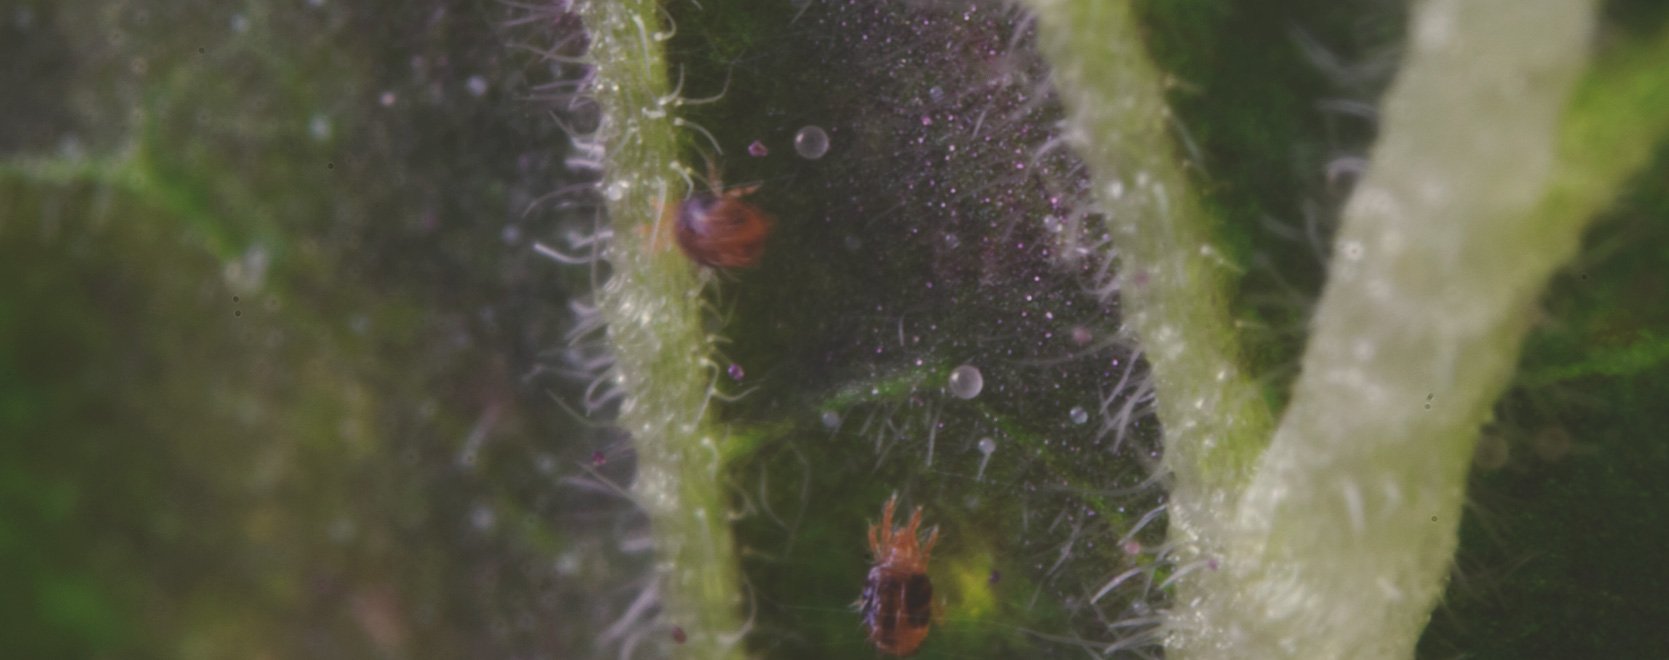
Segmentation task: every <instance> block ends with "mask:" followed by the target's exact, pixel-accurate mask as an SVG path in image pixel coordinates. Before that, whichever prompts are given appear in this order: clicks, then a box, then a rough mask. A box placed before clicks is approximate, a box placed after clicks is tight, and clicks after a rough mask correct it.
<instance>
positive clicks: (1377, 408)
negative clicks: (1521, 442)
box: [1033, 0, 1669, 658]
mask: <svg viewBox="0 0 1669 660" xmlns="http://www.w3.org/2000/svg"><path fill="white" fill-rule="evenodd" d="M1593 4H1594V3H1592V2H1585V1H1581V2H1563V3H1531V4H1525V3H1519V2H1514V1H1513V0H1477V1H1474V2H1436V1H1433V2H1426V3H1423V4H1421V5H1419V7H1418V10H1417V12H1416V17H1415V20H1414V24H1413V26H1412V30H1411V35H1412V37H1411V42H1410V51H1409V56H1408V61H1407V64H1406V65H1405V68H1404V70H1403V73H1402V75H1401V76H1400V78H1399V79H1398V82H1397V84H1396V86H1395V87H1394V88H1393V89H1392V90H1391V92H1390V93H1389V95H1388V96H1387V99H1386V102H1385V109H1384V123H1383V133H1382V138H1381V140H1380V142H1379V143H1378V145H1377V146H1376V148H1375V152H1374V160H1373V165H1372V169H1371V170H1370V173H1369V175H1368V176H1367V177H1366V178H1365V179H1364V181H1363V182H1362V183H1361V184H1360V186H1359V187H1358V189H1357V191H1356V193H1355V195H1354V196H1353V197H1352V199H1351V202H1350V204H1349V206H1348V207H1347V209H1346V212H1345V222H1344V226H1343V227H1342V229H1341V232H1340V235H1339V238H1338V243H1337V248H1336V251H1335V258H1334V262H1333V264H1332V267H1331V272H1330V275H1329V280H1328V283H1327V286H1326V290H1325V292H1324V295H1323V298H1322V300H1321V304H1320V306H1319V308H1318V311H1317V316H1316V319H1315V323H1314V333H1313V335H1312V337H1311V339H1310V342H1309V344H1308V346H1307V348H1306V353H1305V356H1304V358H1303V364H1302V367H1303V372H1302V377H1301V378H1300V380H1299V382H1298V384H1297V385H1296V386H1295V390H1294V395H1293V397H1292V400H1291V404H1290V405H1289V407H1288V409H1287V410H1286V412H1285V415H1284V417H1283V419H1282V420H1281V424H1280V426H1279V428H1278V429H1277V430H1276V431H1275V433H1274V435H1273V437H1272V439H1271V440H1270V441H1269V445H1268V449H1267V451H1264V452H1263V453H1262V456H1261V458H1258V459H1257V460H1256V463H1255V466H1253V465H1251V464H1250V462H1249V461H1248V457H1249V456H1256V453H1257V450H1258V449H1261V447H1262V444H1261V441H1260V440H1259V439H1258V438H1257V436H1258V434H1259V431H1260V430H1261V429H1262V428H1264V427H1263V420H1262V419H1261V418H1259V417H1257V416H1255V414H1254V413H1251V412H1248V411H1249V410H1251V409H1252V408H1253V406H1252V405H1251V404H1250V403H1246V404H1243V405H1231V406H1227V407H1224V406H1222V405H1221V404H1222V403H1225V402H1227V403H1238V402H1241V401H1246V400H1248V399H1249V395H1246V394H1244V393H1243V392H1245V389H1244V388H1245V387H1246V386H1245V385H1244V384H1243V383H1241V382H1240V381H1239V379H1238V376H1237V374H1236V373H1235V372H1234V371H1232V370H1225V371H1221V372H1218V373H1216V374H1214V373H1212V372H1211V370H1210V369H1208V368H1206V367H1207V366H1208V365H1211V364H1232V360H1231V358H1232V357H1233V348H1232V347H1233V344H1232V341H1231V340H1229V339H1227V338H1225V337H1223V336H1222V335H1226V333H1227V332H1228V329H1229V328H1230V327H1232V326H1230V325H1229V324H1228V322H1227V319H1226V318H1225V317H1224V316H1223V315H1222V313H1221V310H1222V305H1221V303H1220V302H1217V301H1220V300H1221V293H1220V292H1221V288H1220V285H1217V284H1215V282H1216V281H1217V278H1214V277H1213V275H1214V273H1215V271H1213V270H1212V269H1211V268H1210V262H1209V260H1207V259H1204V258H1202V256H1201V255H1209V254H1210V250H1211V248H1210V247H1209V244H1208V243H1206V242H1205V231H1204V229H1203V223H1202V222H1201V221H1200V219H1199V211H1198V210H1197V206H1196V205H1194V204H1191V203H1188V202H1187V201H1186V199H1184V198H1183V196H1182V194H1181V188H1180V183H1181V175H1180V173H1179V172H1180V169H1179V168H1177V167H1176V166H1175V165H1174V162H1175V160H1174V158H1172V157H1171V156H1169V154H1171V153H1173V150H1172V148H1171V146H1170V144H1169V142H1168V140H1167V139H1166V138H1165V136H1164V135H1163V121H1164V117H1165V114H1164V109H1163V105H1162V99H1161V98H1160V97H1159V94H1158V91H1159V87H1158V77H1157V74H1156V73H1154V72H1153V70H1152V65H1151V64H1150V63H1148V62H1147V60H1146V56H1145V54H1144V53H1143V52H1142V50H1141V48H1140V46H1139V41H1138V39H1137V38H1136V36H1135V31H1134V29H1133V28H1132V25H1131V18H1130V15H1129V7H1128V5H1127V4H1125V3H1121V2H1111V3H1104V2H1094V1H1084V2H1074V1H1071V0H1034V2H1033V6H1034V7H1035V8H1036V9H1037V12H1038V15H1039V26H1040V28H1039V29H1040V34H1041V39H1042V43H1043V47H1044V51H1045V53H1046V54H1047V55H1048V56H1049V57H1050V58H1051V59H1052V60H1053V62H1054V65H1055V81H1056V85H1057V86H1058V87H1059V88H1060V90H1061V94H1062V96H1063V98H1064V99H1065V101H1066V105H1067V108H1068V112H1069V119H1070V122H1071V126H1072V128H1073V130H1074V131H1076V132H1077V133H1078V136H1077V137H1078V138H1079V140H1078V141H1079V143H1080V148H1081V149H1082V150H1083V151H1082V153H1083V154H1084V157H1085V159H1086V160H1087V161H1088V162H1089V164H1090V166H1091V170H1092V172H1093V173H1094V175H1095V177H1096V180H1097V184H1098V192H1099V193H1100V198H1101V200H1102V202H1103V203H1104V204H1106V205H1107V207H1108V210H1109V215H1111V216H1112V217H1113V226H1114V230H1115V232H1116V233H1117V235H1118V236H1119V237H1120V238H1121V239H1122V242H1121V243H1120V244H1119V248H1120V250H1121V251H1122V254H1123V256H1124V260H1125V261H1124V269H1125V270H1124V272H1125V273H1126V275H1127V278H1128V279H1129V280H1130V284H1129V285H1127V286H1126V287H1125V290H1124V293H1125V302H1126V309H1127V311H1128V312H1130V313H1131V323H1132V325H1133V326H1134V327H1135V329H1136V331H1137V333H1138V335H1139V336H1140V339H1141V340H1142V341H1143V342H1144V344H1145V345H1146V346H1147V348H1148V351H1149V359H1150V360H1151V361H1152V363H1153V368H1154V373H1155V376H1156V379H1157V381H1158V382H1157V386H1158V388H1159V389H1158V393H1159V397H1160V402H1161V406H1160V418H1161V421H1162V422H1163V423H1164V424H1165V426H1166V443H1167V444H1166V446H1167V453H1168V454H1169V456H1168V463H1169V464H1170V465H1171V467H1172V468H1173V469H1174V470H1175V473H1176V491H1175V492H1174V493H1173V497H1172V504H1171V506H1172V520H1171V522H1172V528H1171V533H1172V536H1173V539H1174V540H1176V541H1178V542H1179V543H1180V545H1181V547H1182V550H1181V552H1180V556H1181V557H1182V558H1183V559H1184V560H1185V561H1186V560H1188V559H1190V558H1192V559H1195V560H1197V561H1198V562H1199V563H1198V564H1195V565H1194V566H1193V567H1192V568H1193V570H1189V568H1190V567H1188V566H1184V567H1183V569H1182V570H1179V575H1183V574H1186V575H1187V577H1186V578H1185V579H1183V580H1181V581H1180V582H1179V585H1178V586H1179V588H1178V591H1177V594H1176V604H1175V607H1174V608H1173V610H1172V613H1171V620H1170V623H1169V628H1170V629H1169V632H1168V636H1167V646H1168V648H1169V650H1170V652H1171V653H1172V654H1174V655H1173V657H1354V658H1380V657H1408V656H1410V655H1411V654H1412V653H1413V649H1414V644H1415V642H1416V641H1417V640H1418V639H1419V635H1420V632H1421V630H1422V629H1423V627H1424V624H1425V622H1426V620H1427V618H1428V617H1429V615H1430V610H1431V607H1432V605H1433V604H1434V603H1435V601H1436V598H1437V597H1438V595H1439V594H1440V593H1441V590H1442V587H1443V584H1444V580H1445V577H1446V575H1447V571H1448V567H1449V563H1450V561H1451V558H1452V554H1453V551H1454V547H1455V543H1456V538H1455V532H1456V526H1457V524H1458V521H1459V516H1460V509H1461V504H1462V498H1463V495H1464V482H1465V475H1466V468H1467V466H1468V465H1469V464H1470V460H1471V454H1472V449H1473V445H1474V444H1475V442H1476V438H1477V431H1478V427H1479V425H1480V424H1481V422H1483V421H1484V420H1485V419H1486V417H1487V416H1488V414H1489V410H1490V407H1491V405H1492V404H1493V403H1494V401H1495V400H1496V398H1498V397H1499V395H1500V393H1501V391H1502V390H1503V389H1504V388H1505V387H1506V384H1507V383H1508V381H1509V379H1510V377H1511V374H1512V368H1513V366H1514V364H1515V363H1516V360H1517V357H1518V352H1519V347H1520V345H1521V344H1522V341H1523V338H1524V335H1525V332H1526V331H1527V329H1528V319H1529V318H1530V311H1531V308H1532V305H1533V304H1534V301H1535V298H1536V296H1537V295H1538V294H1539V292H1540V291H1541V289H1542V287H1543V286H1544V284H1545V282H1546V280H1547V279H1548V277H1549V276H1550V274H1551V273H1552V271H1553V270H1554V269H1555V268H1557V267H1558V265H1559V264H1561V263H1563V262H1564V261H1566V260H1567V259H1568V258H1569V257H1570V255H1571V254H1572V253H1573V252H1574V251H1575V249H1576V246H1577V244H1578V239H1579V236H1580V232H1581V229H1582V227H1583V226H1584V225H1585V224H1586V222H1587V221H1588V219H1589V218H1591V217H1593V215H1594V214H1595V213H1596V212H1597V211H1598V210H1600V209H1602V208H1603V206H1604V204H1606V203H1607V202H1608V200H1609V199H1610V198H1611V197H1612V195H1613V194H1614V193H1615V191H1616V188H1617V187H1618V186H1619V185H1620V183H1621V181H1623V179H1624V177H1626V175H1627V174H1628V173H1630V172H1632V171H1633V170H1634V169H1636V168H1638V167H1639V166H1640V165H1641V164H1643V163H1644V162H1645V160H1646V159H1647V158H1648V157H1649V155H1650V154H1651V151H1652V149H1653V145H1656V144H1658V140H1659V139H1661V136H1662V135H1663V134H1664V133H1665V131H1666V130H1669V120H1665V119H1662V118H1661V117H1662V115H1663V113H1662V112H1661V111H1660V110H1657V109H1658V108H1661V107H1662V104H1663V103H1664V101H1665V99H1666V97H1669V91H1666V90H1664V89H1663V83H1662V82H1661V78H1662V77H1661V76H1660V75H1653V74H1652V73H1651V68H1650V67H1651V66H1652V65H1650V64H1646V63H1648V62H1657V63H1659V65H1660V64H1661V62H1663V61H1666V60H1665V58H1666V57H1669V46H1665V45H1664V44H1665V43H1669V39H1660V40H1659V41H1658V42H1657V43H1654V44H1652V45H1650V46H1648V47H1646V48H1643V49H1638V50H1637V51H1631V53H1630V54H1628V55H1627V56H1619V57H1618V58H1617V59H1618V62H1617V63H1616V64H1615V66H1611V67H1607V68H1605V69H1603V70H1602V71H1601V73H1598V74H1595V75H1594V76H1592V77H1591V78H1590V79H1589V82H1588V83H1587V84H1585V85H1584V86H1583V87H1582V88H1580V90H1579V91H1578V93H1577V94H1576V96H1575V100H1574V103H1573V102H1572V98H1573V97H1572V94H1571V92H1572V89H1573V86H1574V84H1575V82H1576V80H1577V79H1578V77H1579V74H1580V73H1581V72H1582V70H1583V67H1584V65H1585V63H1586V60H1587V53H1588V50H1589V48H1590V46H1591V44H1590V39H1591V33H1592V26H1593V22H1594V20H1595V12H1594V7H1593ZM1567 110H1568V113H1567ZM1561 122H1562V123H1561ZM1131 173H1135V175H1134V177H1132V175H1131ZM1132 178H1134V179H1135V181H1136V183H1137V184H1138V185H1137V186H1135V187H1134V188H1132V186H1130V181H1131V179H1132ZM1144 181H1145V185H1144ZM1132 193H1137V195H1136V197H1135V199H1132V198H1131V196H1132ZM1143 276H1146V277H1147V280H1148V281H1147V282H1146V284H1147V286H1145V287H1144V286H1142V284H1143V282H1142V281H1141V279H1140V278H1141V277H1143ZM1178 297H1184V298H1186V299H1178ZM1205 324H1210V325H1213V326H1214V327H1215V328H1216V329H1215V330H1212V329H1198V328H1197V326H1199V325H1205ZM1187 333H1194V334H1193V335H1192V336H1191V337H1190V335H1189V334H1187ZM1156 342H1157V343H1156ZM1202 348H1203V349H1205V350H1203V351H1201V350H1200V349H1202ZM1225 381H1226V382H1228V383H1230V384H1231V385H1230V386H1229V387H1227V388H1225V386H1224V385H1222V383H1224V382H1225ZM1214 396H1215V397H1216V398H1213V397H1214ZM1225 397H1226V398H1225ZM1190 407H1194V408H1195V409H1196V412H1190V411H1189V410H1188V409H1189V408H1190ZM1211 417H1219V418H1221V419H1219V420H1218V421H1215V422H1213V421H1211V420H1210V419H1209V418H1211ZM1224 443H1232V444H1231V446H1228V447H1225V446H1224ZM1225 468H1226V469H1225ZM1249 468H1251V469H1249ZM1242 479H1244V481H1242ZM1240 486H1244V491H1241V490H1239V487H1240Z"/></svg>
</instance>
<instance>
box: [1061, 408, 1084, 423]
mask: <svg viewBox="0 0 1669 660" xmlns="http://www.w3.org/2000/svg"><path fill="white" fill-rule="evenodd" d="M1066 416H1067V417H1071V418H1072V423H1073V424H1082V423H1084V422H1087V421H1089V412H1088V411H1085V410H1084V408H1083V406H1073V407H1072V410H1069V411H1067V413H1066Z"/></svg>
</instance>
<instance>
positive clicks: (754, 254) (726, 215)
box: [672, 179, 772, 268]
mask: <svg viewBox="0 0 1669 660" xmlns="http://www.w3.org/2000/svg"><path fill="white" fill-rule="evenodd" d="M713 186H714V189H713V192H712V194H705V193H697V194H694V195H691V196H690V198H689V199H686V200H684V201H683V203H681V204H679V205H678V211H677V212H678V217H677V218H676V219H674V221H673V225H672V233H673V237H674V238H676V239H677V240H678V247H679V248H680V249H682V250H683V251H684V254H685V255H686V256H688V257H689V258H690V260H691V261H694V262H696V263H698V264H701V265H703V266H710V267H713V268H745V267H748V266H753V265H755V264H758V263H759V257H760V255H762V254H764V252H765V237H766V236H769V235H770V234H771V225H772V220H771V216H769V215H766V213H765V212H764V211H761V210H759V207H757V206H754V205H753V204H752V203H751V202H749V201H747V200H746V199H744V197H746V196H747V195H750V194H753V192H754V191H756V190H758V189H759V187H758V186H749V187H746V188H736V189H732V190H723V191H721V190H719V189H718V183H717V180H716V179H715V180H714V183H713Z"/></svg>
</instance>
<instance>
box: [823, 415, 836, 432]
mask: <svg viewBox="0 0 1669 660" xmlns="http://www.w3.org/2000/svg"><path fill="white" fill-rule="evenodd" d="M838 426H840V413H837V412H835V411H833V410H825V411H823V428H829V429H832V428H836V427H838Z"/></svg>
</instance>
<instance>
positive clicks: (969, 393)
mask: <svg viewBox="0 0 1669 660" xmlns="http://www.w3.org/2000/svg"><path fill="white" fill-rule="evenodd" d="M946 387H948V388H949V389H950V393H951V395H952V396H955V397H956V398H958V399H972V398H974V397H976V396H979V391H980V390H983V389H985V376H983V375H981V374H980V373H979V367H976V366H973V365H971V364H964V365H962V366H960V367H957V368H955V369H951V370H950V380H949V381H948V382H947V383H946Z"/></svg>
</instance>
